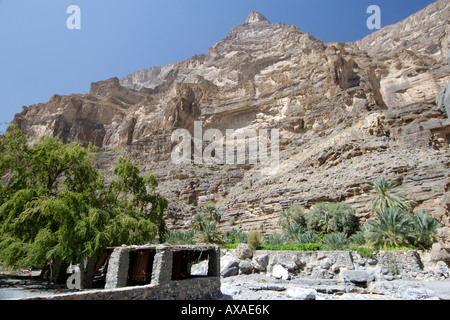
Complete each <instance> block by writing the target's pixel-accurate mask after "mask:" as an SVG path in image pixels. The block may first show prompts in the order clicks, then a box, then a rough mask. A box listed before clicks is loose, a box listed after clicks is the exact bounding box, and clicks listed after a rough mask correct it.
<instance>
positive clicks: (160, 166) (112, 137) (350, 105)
mask: <svg viewBox="0 0 450 320" xmlns="http://www.w3.org/2000/svg"><path fill="white" fill-rule="evenodd" d="M449 13H450V3H449V2H448V1H447V0H438V1H436V2H435V3H433V4H431V5H430V6H428V7H427V8H425V9H424V10H422V11H421V12H419V13H417V14H415V15H413V16H411V17H409V18H408V19H406V20H404V21H402V22H400V23H398V24H396V25H393V26H388V27H386V28H384V29H382V30H380V31H378V32H375V33H373V34H371V35H369V36H368V37H366V38H364V39H362V40H360V41H357V42H355V43H324V42H323V41H321V40H319V39H316V38H314V36H313V35H311V34H309V33H304V32H302V31H301V30H300V29H299V28H298V27H296V26H291V25H286V24H282V23H278V24H272V23H271V22H270V21H269V20H268V19H267V18H266V17H264V16H263V15H262V14H261V13H258V12H252V13H250V15H249V16H248V18H247V20H246V21H245V22H243V23H242V24H240V25H238V26H236V27H234V28H233V29H232V30H231V31H230V32H229V33H228V35H227V36H226V37H225V38H224V39H222V40H221V41H220V42H218V43H217V44H216V45H215V46H213V47H212V48H210V49H209V51H208V53H207V54H206V55H197V56H194V57H191V58H189V59H187V60H185V61H181V62H177V63H173V64H170V65H167V66H160V67H152V68H149V69H146V70H140V71H137V72H135V73H133V74H130V75H128V76H126V77H124V78H123V79H117V78H113V79H109V80H105V81H101V82H97V83H93V84H92V85H91V89H90V91H89V93H88V94H85V95H70V96H58V95H55V96H53V97H52V98H51V99H50V101H49V102H47V103H42V104H37V105H33V106H30V107H24V109H23V110H22V112H21V113H19V114H17V115H16V116H15V119H14V121H13V122H14V123H15V124H17V125H18V126H19V127H20V128H21V129H22V130H23V131H24V132H25V133H26V134H28V135H29V136H31V137H35V138H37V137H40V136H43V135H53V136H57V137H60V138H62V139H64V140H65V141H70V140H74V139H80V140H81V141H83V142H86V143H87V142H92V143H94V144H95V145H97V146H98V147H99V148H100V151H99V154H98V161H99V164H100V166H101V167H102V168H104V169H105V170H110V169H111V167H112V166H113V165H114V164H115V159H116V158H117V157H118V156H120V155H124V154H126V155H128V156H129V157H130V158H131V159H132V160H133V161H134V162H135V163H136V164H138V165H139V166H140V167H141V168H142V169H143V170H145V171H147V172H152V173H154V174H155V175H156V176H157V178H158V181H159V182H160V186H159V189H160V192H161V193H162V194H163V195H165V196H166V197H167V198H168V199H169V200H170V202H171V208H170V210H169V212H168V217H169V221H170V223H171V225H172V227H174V228H183V227H187V226H188V225H189V222H190V219H191V218H192V216H193V214H194V213H195V212H196V208H197V207H199V206H202V205H204V204H205V203H206V202H208V201H212V202H215V203H216V206H217V207H218V208H219V211H220V213H221V215H222V227H223V228H224V229H231V228H236V227H238V226H239V227H242V228H243V229H244V230H245V231H250V230H255V229H256V230H260V231H262V232H264V233H272V232H274V231H275V230H276V229H277V228H278V226H277V221H278V218H279V214H280V212H281V211H282V210H284V209H286V208H289V207H290V206H291V205H293V204H296V203H299V204H302V205H304V206H305V207H306V208H309V207H311V206H312V205H313V204H314V203H317V202H320V201H343V200H345V201H347V202H348V203H350V204H351V205H352V206H353V207H354V208H355V209H356V210H357V214H358V217H359V218H360V219H361V221H362V222H364V221H366V220H367V219H370V218H371V213H370V212H369V211H368V209H367V200H368V196H367V194H366V191H367V190H368V186H369V182H371V181H372V180H373V179H374V178H375V177H378V176H380V175H387V176H389V177H391V178H394V179H396V180H398V182H399V183H402V184H403V188H404V190H405V191H406V193H407V196H408V198H409V199H410V200H411V205H412V208H413V209H415V210H417V209H424V210H428V211H430V212H432V213H433V214H434V215H435V217H436V218H437V219H438V220H439V221H440V222H441V223H443V224H445V225H447V226H450V213H449V211H448V208H449V205H448V204H447V206H446V207H445V205H442V202H443V201H442V199H443V198H445V197H444V195H445V192H446V190H445V186H446V179H447V176H448V172H449V170H448V168H449V164H450V153H449V142H450V120H449V119H448V116H447V114H446V112H445V108H442V106H440V104H439V103H437V102H436V97H437V96H438V95H439V94H440V92H441V91H442V90H443V88H444V87H445V86H446V85H447V83H448V82H449V80H450V67H449V65H448V64H447V61H446V53H447V52H448V49H449V44H448V38H449ZM194 121H201V122H202V125H203V130H204V131H203V132H205V131H206V130H208V129H211V128H214V129H218V130H220V131H221V132H222V133H225V132H226V130H227V129H233V130H237V131H239V130H241V131H243V130H250V129H254V130H261V129H278V130H279V134H280V161H279V165H278V166H277V167H276V168H272V169H276V170H273V171H272V172H269V173H270V174H267V172H266V171H263V169H267V168H264V166H262V165H261V164H250V163H246V164H243V165H234V164H203V165H199V164H195V163H191V164H184V165H179V164H174V163H173V162H172V161H171V153H172V150H173V148H174V146H175V145H177V142H176V141H172V133H173V132H174V131H175V130H176V129H187V130H188V131H189V132H190V133H191V134H192V136H194ZM444 207H445V208H446V209H444Z"/></svg>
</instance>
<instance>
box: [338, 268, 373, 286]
mask: <svg viewBox="0 0 450 320" xmlns="http://www.w3.org/2000/svg"><path fill="white" fill-rule="evenodd" d="M341 276H342V279H343V280H344V282H347V283H349V282H350V283H354V284H358V285H367V284H368V283H369V282H371V281H372V280H373V276H372V275H371V274H370V273H368V272H367V271H364V270H343V271H342V272H341Z"/></svg>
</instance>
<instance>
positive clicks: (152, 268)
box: [36, 245, 221, 300]
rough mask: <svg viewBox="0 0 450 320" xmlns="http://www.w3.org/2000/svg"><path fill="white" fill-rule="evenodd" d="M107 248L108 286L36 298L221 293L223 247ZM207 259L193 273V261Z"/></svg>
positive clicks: (131, 297) (197, 296)
mask: <svg viewBox="0 0 450 320" xmlns="http://www.w3.org/2000/svg"><path fill="white" fill-rule="evenodd" d="M106 251H107V255H106V256H105V260H104V262H105V263H106V269H107V271H106V279H105V288H104V289H100V290H95V289H88V290H83V291H79V292H74V293H69V294H62V295H56V296H52V297H43V298H36V299H45V300H202V299H209V298H213V297H217V296H220V295H221V291H220V249H219V247H216V246H167V245H146V246H122V247H117V248H107V249H106ZM205 260H207V261H208V269H207V272H205V274H203V275H192V274H191V267H192V265H194V264H196V263H198V262H201V261H205ZM100 264H102V263H101V262H100V263H97V264H96V267H95V268H97V267H98V266H99V265H100ZM94 273H95V272H94ZM86 276H88V275H87V273H85V275H84V277H86Z"/></svg>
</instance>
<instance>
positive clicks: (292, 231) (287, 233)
mask: <svg viewBox="0 0 450 320" xmlns="http://www.w3.org/2000/svg"><path fill="white" fill-rule="evenodd" d="M304 232H305V229H304V228H303V227H302V226H301V225H300V224H298V223H297V222H293V223H291V224H290V225H288V226H287V227H286V229H284V238H285V239H286V241H290V242H296V241H297V238H298V236H299V235H300V234H302V233H304Z"/></svg>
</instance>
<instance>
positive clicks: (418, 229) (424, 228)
mask: <svg viewBox="0 0 450 320" xmlns="http://www.w3.org/2000/svg"><path fill="white" fill-rule="evenodd" d="M413 222H414V236H415V238H414V239H415V244H416V246H419V247H421V248H422V249H429V248H430V247H431V246H432V245H433V243H434V242H436V241H437V240H438V239H439V236H438V229H439V228H441V227H442V225H441V224H440V223H439V222H437V221H436V220H435V219H434V218H433V217H432V216H431V215H430V214H429V213H428V212H425V211H419V212H416V214H415V216H414V217H413Z"/></svg>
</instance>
